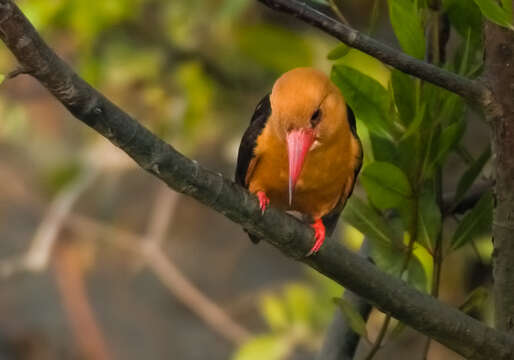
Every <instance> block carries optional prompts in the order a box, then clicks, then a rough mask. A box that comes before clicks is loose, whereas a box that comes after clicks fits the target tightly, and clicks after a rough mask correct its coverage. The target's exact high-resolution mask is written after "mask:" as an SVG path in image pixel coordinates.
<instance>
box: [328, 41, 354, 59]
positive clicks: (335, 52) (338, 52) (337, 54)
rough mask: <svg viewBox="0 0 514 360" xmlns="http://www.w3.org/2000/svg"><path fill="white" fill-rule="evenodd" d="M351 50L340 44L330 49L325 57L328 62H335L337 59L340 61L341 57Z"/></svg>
mask: <svg viewBox="0 0 514 360" xmlns="http://www.w3.org/2000/svg"><path fill="white" fill-rule="evenodd" d="M350 50H351V47H349V46H348V45H346V44H341V45H338V46H337V47H335V48H334V49H332V50H331V51H330V52H329V53H328V55H327V59H328V60H337V59H340V58H342V57H343V56H345V55H346V54H348V52H349V51H350Z"/></svg>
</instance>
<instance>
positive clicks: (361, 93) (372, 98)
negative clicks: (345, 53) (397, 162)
mask: <svg viewBox="0 0 514 360" xmlns="http://www.w3.org/2000/svg"><path fill="white" fill-rule="evenodd" d="M332 81H334V83H335V84H336V85H337V86H338V87H339V89H341V92H342V93H343V94H344V96H345V99H346V101H347V102H348V104H349V105H350V107H351V108H352V110H353V111H354V112H355V114H356V116H357V117H358V118H359V119H360V120H362V122H364V124H365V125H366V127H367V128H368V129H369V130H370V131H371V132H373V133H374V134H376V135H378V136H382V137H386V138H392V133H393V132H394V128H393V124H392V122H391V121H390V118H389V103H390V99H389V94H388V93H387V90H386V89H385V88H384V87H383V86H382V85H380V83H379V82H378V81H376V80H374V79H372V78H370V77H369V76H366V75H364V74H363V73H361V72H359V71H357V70H355V69H352V68H351V67H348V66H344V65H335V66H334V67H333V68H332Z"/></svg>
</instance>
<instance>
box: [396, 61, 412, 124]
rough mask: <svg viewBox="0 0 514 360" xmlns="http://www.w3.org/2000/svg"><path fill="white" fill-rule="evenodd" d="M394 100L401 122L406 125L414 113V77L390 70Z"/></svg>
mask: <svg viewBox="0 0 514 360" xmlns="http://www.w3.org/2000/svg"><path fill="white" fill-rule="evenodd" d="M391 86H392V87H393V95H394V101H395V103H396V107H397V108H398V113H399V114H400V120H401V122H402V124H404V125H405V126H407V125H408V124H410V123H411V122H412V121H413V120H414V116H415V114H416V85H415V83H414V79H412V78H411V77H410V76H409V75H407V74H404V73H402V72H401V71H398V70H396V69H395V70H393V71H391Z"/></svg>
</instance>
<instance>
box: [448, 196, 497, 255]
mask: <svg viewBox="0 0 514 360" xmlns="http://www.w3.org/2000/svg"><path fill="white" fill-rule="evenodd" d="M492 220H493V197H492V195H491V193H490V192H487V193H485V194H484V195H482V197H481V198H480V200H479V201H478V203H477V204H476V205H475V207H474V208H473V209H472V210H471V211H470V212H468V213H467V214H466V215H465V216H464V218H463V219H462V220H461V221H460V223H459V226H458V227H457V229H456V230H455V233H454V234H453V237H452V240H451V247H452V249H458V248H460V247H461V246H464V245H466V244H467V243H468V242H470V241H471V240H473V239H474V238H475V237H476V236H478V235H481V234H483V233H485V232H487V231H490V229H491V224H492Z"/></svg>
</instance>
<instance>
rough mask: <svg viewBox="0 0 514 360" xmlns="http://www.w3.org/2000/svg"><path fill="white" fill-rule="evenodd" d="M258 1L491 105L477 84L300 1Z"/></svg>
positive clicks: (482, 87)
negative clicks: (403, 51)
mask: <svg viewBox="0 0 514 360" xmlns="http://www.w3.org/2000/svg"><path fill="white" fill-rule="evenodd" d="M259 1H260V2H261V3H263V4H264V5H266V6H268V7H270V8H272V9H274V10H278V11H281V12H284V13H287V14H291V15H293V16H295V17H297V18H299V19H301V20H303V21H305V22H307V23H309V24H311V25H313V26H315V27H317V28H319V29H321V30H323V31H324V32H326V33H327V34H330V35H332V36H333V37H335V38H336V39H338V40H340V41H342V42H343V43H345V44H347V45H348V46H351V47H353V48H355V49H358V50H361V51H362V52H365V53H366V54H369V55H371V56H373V57H375V58H377V59H378V60H380V61H382V62H384V63H385V64H388V65H391V66H392V67H394V68H396V69H398V70H400V71H402V72H404V73H406V74H410V75H414V76H416V77H418V78H420V79H423V80H426V81H428V82H430V83H432V84H435V85H437V86H440V87H442V88H444V89H447V90H450V91H452V92H454V93H456V94H458V95H460V96H462V97H464V98H465V99H467V100H471V101H474V102H477V103H479V104H482V105H484V106H487V105H489V103H490V102H491V94H490V91H489V89H488V88H487V87H486V86H485V85H484V84H482V83H481V82H480V81H477V80H471V79H468V78H465V77H463V76H460V75H457V74H454V73H452V72H450V71H447V70H444V69H441V68H439V67H437V66H435V65H432V64H429V63H427V62H425V61H421V60H418V59H416V58H414V57H412V56H409V55H407V54H404V53H402V52H399V51H398V50H395V49H393V48H391V47H390V46H388V45H385V44H382V43H381V42H379V41H377V40H375V39H373V38H371V37H369V36H367V35H364V34H362V33H360V32H359V31H357V30H355V29H353V28H351V27H349V26H348V25H345V24H343V23H341V22H339V21H337V20H336V19H333V18H331V17H329V16H328V15H325V14H323V13H321V12H319V11H318V10H316V9H314V8H313V7H311V6H309V5H308V4H306V3H304V2H303V1H301V0H259Z"/></svg>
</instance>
